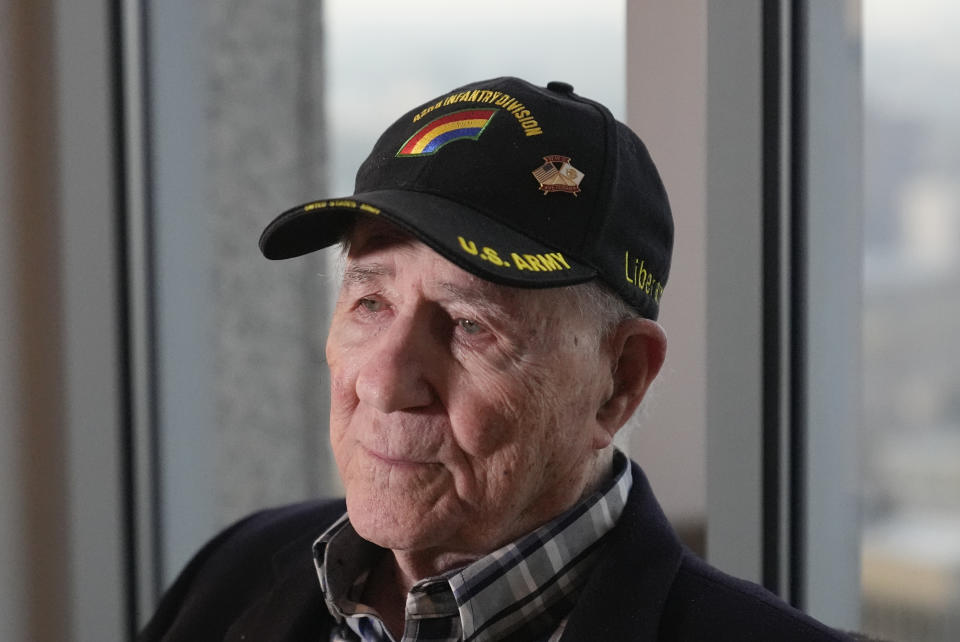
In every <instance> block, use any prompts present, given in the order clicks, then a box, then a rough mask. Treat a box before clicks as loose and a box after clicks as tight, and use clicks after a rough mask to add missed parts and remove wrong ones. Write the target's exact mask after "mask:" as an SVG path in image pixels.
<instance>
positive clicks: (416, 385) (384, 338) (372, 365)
mask: <svg viewBox="0 0 960 642" xmlns="http://www.w3.org/2000/svg"><path fill="white" fill-rule="evenodd" d="M424 316H425V315H424V314H422V313H419V314H411V315H398V316H397V317H395V318H394V319H393V320H392V321H391V323H390V325H389V326H387V327H386V328H384V329H383V330H382V331H381V332H379V333H378V334H377V335H376V336H375V337H372V338H371V339H370V350H369V353H368V355H367V359H366V362H365V363H364V365H363V367H361V369H360V372H359V373H358V374H357V384H356V385H357V397H358V398H359V399H360V401H361V402H362V403H365V404H367V405H370V406H373V407H374V408H376V409H377V410H379V411H380V412H384V413H386V412H395V411H397V410H408V409H412V408H422V407H425V406H429V405H430V404H431V403H433V401H434V399H435V398H436V392H435V390H434V388H433V387H432V386H431V385H430V382H429V376H430V373H429V372H428V370H427V368H428V367H429V366H430V364H431V362H433V363H434V365H435V366H439V364H438V363H436V360H437V357H438V356H439V355H437V354H436V350H437V346H436V337H434V336H432V333H431V328H430V323H429V319H426V318H424Z"/></svg>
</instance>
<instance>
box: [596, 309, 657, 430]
mask: <svg viewBox="0 0 960 642" xmlns="http://www.w3.org/2000/svg"><path fill="white" fill-rule="evenodd" d="M607 345H608V349H609V350H610V355H611V364H612V368H613V370H612V373H611V374H612V379H613V392H612V394H611V396H610V398H609V399H608V400H607V401H606V402H604V403H603V405H601V406H600V409H599V410H598V411H597V423H599V424H600V426H601V427H602V428H603V429H604V430H605V431H606V432H607V433H608V434H609V435H610V438H611V439H612V438H613V435H615V434H616V433H617V431H618V430H620V428H621V427H622V426H623V424H625V423H626V422H627V420H628V419H630V417H631V416H632V415H633V413H634V411H635V410H636V409H637V406H639V405H640V402H641V401H643V398H644V396H645V395H646V394H647V390H648V389H649V388H650V384H651V383H653V380H654V379H655V378H656V377H657V373H659V372H660V367H661V366H662V365H663V360H664V358H666V355H667V337H666V335H665V334H664V332H663V328H661V327H660V325H659V324H658V323H656V322H655V321H651V320H650V319H640V318H637V319H627V320H626V321H623V322H621V323H620V325H619V326H618V327H617V330H616V331H615V332H614V333H613V335H612V336H611V337H610V338H609V340H608V344H607Z"/></svg>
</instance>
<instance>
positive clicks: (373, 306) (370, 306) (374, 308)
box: [359, 298, 383, 312]
mask: <svg viewBox="0 0 960 642" xmlns="http://www.w3.org/2000/svg"><path fill="white" fill-rule="evenodd" d="M359 305H360V307H361V308H363V309H364V310H366V311H367V312H379V311H380V310H382V309H383V303H382V302H381V301H380V300H379V299H368V298H363V299H360V301H359Z"/></svg>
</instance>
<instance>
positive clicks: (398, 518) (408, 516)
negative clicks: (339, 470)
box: [347, 492, 447, 551]
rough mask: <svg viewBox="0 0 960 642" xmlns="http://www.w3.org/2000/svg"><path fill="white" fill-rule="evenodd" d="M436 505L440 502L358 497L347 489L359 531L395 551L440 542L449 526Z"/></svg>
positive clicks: (349, 508)
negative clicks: (427, 503) (436, 513)
mask: <svg viewBox="0 0 960 642" xmlns="http://www.w3.org/2000/svg"><path fill="white" fill-rule="evenodd" d="M407 499H409V498H407ZM436 509H437V505H436V504H433V505H427V506H424V505H419V504H417V503H414V502H409V501H404V500H403V498H393V499H392V500H391V499H387V498H379V497H378V498H364V497H360V498H357V497H352V496H351V494H350V493H349V492H348V493H347V512H348V514H349V515H350V524H351V525H352V526H353V528H354V530H355V531H357V534H358V535H360V537H362V538H364V539H365V540H367V541H370V542H373V543H374V544H376V545H377V546H381V547H383V548H389V549H391V550H394V551H412V550H422V549H425V548H431V547H434V546H436V545H437V544H438V543H439V541H440V539H441V537H440V534H441V529H444V526H447V524H444V522H443V521H442V520H439V519H437V518H436V517H435V515H434V512H435V511H436ZM441 524H443V526H441Z"/></svg>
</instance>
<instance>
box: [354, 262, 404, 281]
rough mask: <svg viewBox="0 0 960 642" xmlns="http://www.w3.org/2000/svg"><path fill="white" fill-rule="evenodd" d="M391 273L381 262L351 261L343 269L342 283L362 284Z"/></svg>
mask: <svg viewBox="0 0 960 642" xmlns="http://www.w3.org/2000/svg"><path fill="white" fill-rule="evenodd" d="M392 273H393V271H392V270H390V269H389V268H387V267H386V266H385V265H383V264H381V263H363V264H356V263H352V264H350V265H347V266H346V268H344V270H343V283H344V285H363V284H364V283H370V282H371V281H373V280H375V279H378V278H381V277H384V276H390V275H391V274H392Z"/></svg>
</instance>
